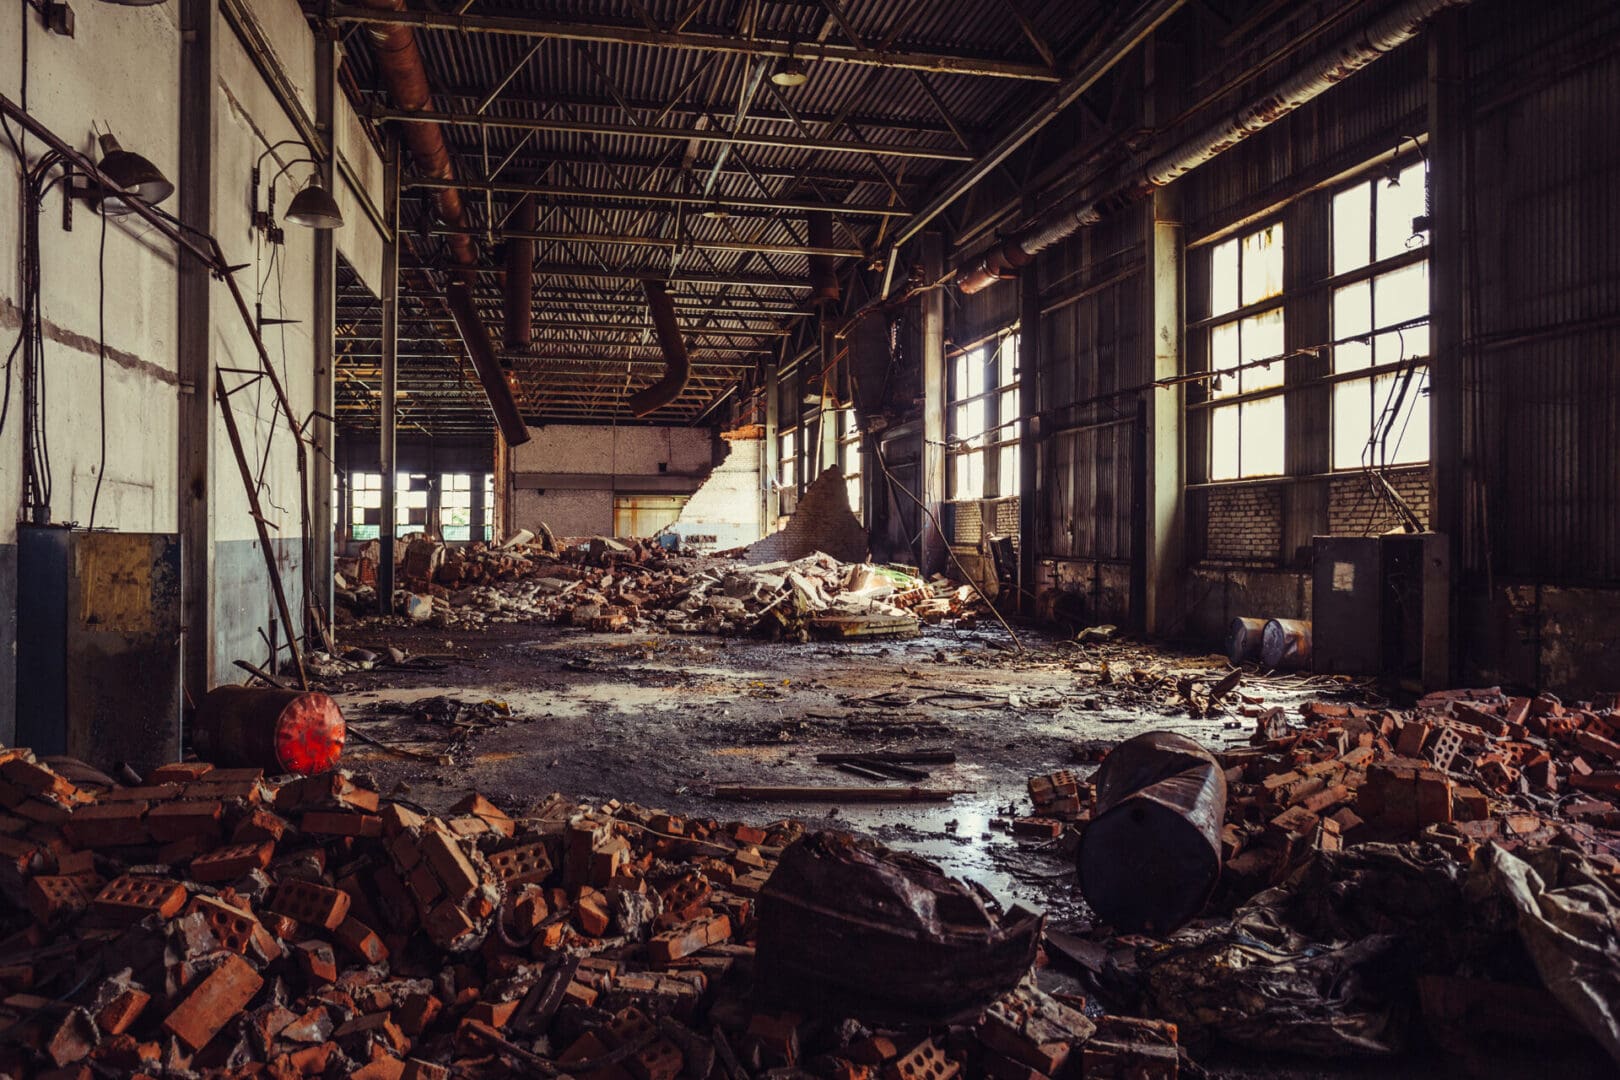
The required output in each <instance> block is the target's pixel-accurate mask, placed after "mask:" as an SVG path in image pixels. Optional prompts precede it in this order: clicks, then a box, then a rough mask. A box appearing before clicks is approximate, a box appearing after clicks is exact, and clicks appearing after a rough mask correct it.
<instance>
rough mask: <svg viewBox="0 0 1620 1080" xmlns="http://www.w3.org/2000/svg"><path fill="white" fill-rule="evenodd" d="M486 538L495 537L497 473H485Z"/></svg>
mask: <svg viewBox="0 0 1620 1080" xmlns="http://www.w3.org/2000/svg"><path fill="white" fill-rule="evenodd" d="M483 530H484V537H483V538H484V539H485V540H493V539H495V474H494V473H485V474H484V526H483Z"/></svg>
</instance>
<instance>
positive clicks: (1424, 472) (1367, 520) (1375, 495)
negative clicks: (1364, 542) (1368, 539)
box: [1328, 465, 1429, 536]
mask: <svg viewBox="0 0 1620 1080" xmlns="http://www.w3.org/2000/svg"><path fill="white" fill-rule="evenodd" d="M1389 482H1390V485H1391V486H1392V487H1393V488H1394V489H1395V490H1396V491H1398V492H1399V493H1400V495H1401V498H1403V499H1405V500H1406V503H1407V505H1408V506H1410V507H1411V508H1412V509H1413V511H1414V512H1416V514H1417V516H1418V520H1420V521H1421V522H1423V525H1424V527H1425V528H1427V527H1428V524H1429V469H1428V466H1426V465H1420V466H1418V467H1417V468H1415V469H1401V470H1399V471H1391V472H1390V473H1389ZM1400 524H1401V519H1400V518H1399V517H1397V516H1396V514H1395V511H1394V510H1393V509H1392V508H1391V507H1390V505H1389V500H1388V499H1386V498H1384V497H1383V495H1382V494H1381V493H1380V492H1379V491H1378V490H1376V489H1375V487H1374V485H1373V482H1372V480H1371V478H1369V477H1368V476H1366V475H1365V474H1363V473H1353V474H1350V475H1347V476H1341V477H1337V478H1335V479H1334V480H1333V483H1332V491H1331V493H1330V495H1329V498H1328V532H1330V533H1331V534H1332V535H1334V536H1377V535H1378V534H1379V533H1384V532H1388V531H1389V530H1390V529H1393V528H1395V527H1397V526H1399V525H1400Z"/></svg>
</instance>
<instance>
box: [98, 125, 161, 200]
mask: <svg viewBox="0 0 1620 1080" xmlns="http://www.w3.org/2000/svg"><path fill="white" fill-rule="evenodd" d="M100 168H101V171H102V172H103V173H104V174H105V175H106V177H107V179H109V180H111V181H112V182H113V183H114V184H115V185H116V186H117V188H118V190H116V191H107V192H103V194H102V200H101V212H102V213H103V214H106V215H107V216H109V217H122V216H123V215H125V214H130V213H133V212H134V210H135V208H134V207H133V206H131V205H130V203H129V200H130V199H139V200H140V201H141V202H143V203H146V204H147V205H148V206H155V205H156V204H158V203H160V202H162V201H163V200H164V199H167V198H168V197H169V196H170V195H173V194H174V185H173V184H171V183H169V178H168V177H167V176H164V175H163V170H162V169H159V168H158V167H157V166H156V165H154V164H152V163H151V162H150V161H148V160H147V159H146V158H144V157H142V156H141V155H139V154H137V153H135V152H134V151H131V150H125V149H124V148H123V147H121V146H119V145H118V140H117V139H115V138H114V137H113V135H112V132H108V133H107V134H105V135H103V136H102V137H101V162H100Z"/></svg>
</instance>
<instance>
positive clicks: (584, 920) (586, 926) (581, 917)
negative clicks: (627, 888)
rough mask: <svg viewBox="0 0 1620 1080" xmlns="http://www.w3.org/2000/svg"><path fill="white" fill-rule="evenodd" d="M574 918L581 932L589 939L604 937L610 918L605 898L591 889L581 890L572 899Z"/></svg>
mask: <svg viewBox="0 0 1620 1080" xmlns="http://www.w3.org/2000/svg"><path fill="white" fill-rule="evenodd" d="M574 918H575V920H576V921H578V923H579V928H580V930H581V931H583V932H584V933H586V934H587V935H589V936H591V937H606V936H607V932H608V925H609V922H610V917H609V915H608V909H607V897H605V896H603V895H602V894H601V893H599V892H597V891H596V890H595V889H591V888H581V889H580V891H579V896H578V897H576V898H575V899H574Z"/></svg>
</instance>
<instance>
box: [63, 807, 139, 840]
mask: <svg viewBox="0 0 1620 1080" xmlns="http://www.w3.org/2000/svg"><path fill="white" fill-rule="evenodd" d="M146 810H147V804H146V803H145V802H103V803H91V804H90V805H88V806H81V807H79V808H78V809H77V810H75V811H74V813H73V816H72V817H71V818H69V819H68V820H67V821H66V822H65V823H64V824H63V826H62V835H63V836H65V837H66V838H67V841H68V843H70V844H72V845H73V846H74V847H80V848H92V849H100V848H109V847H132V846H134V845H137V844H145V843H148V842H149V841H150V840H151V839H152V837H151V834H150V833H149V832H148V831H147V828H146V820H145V818H146Z"/></svg>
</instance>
